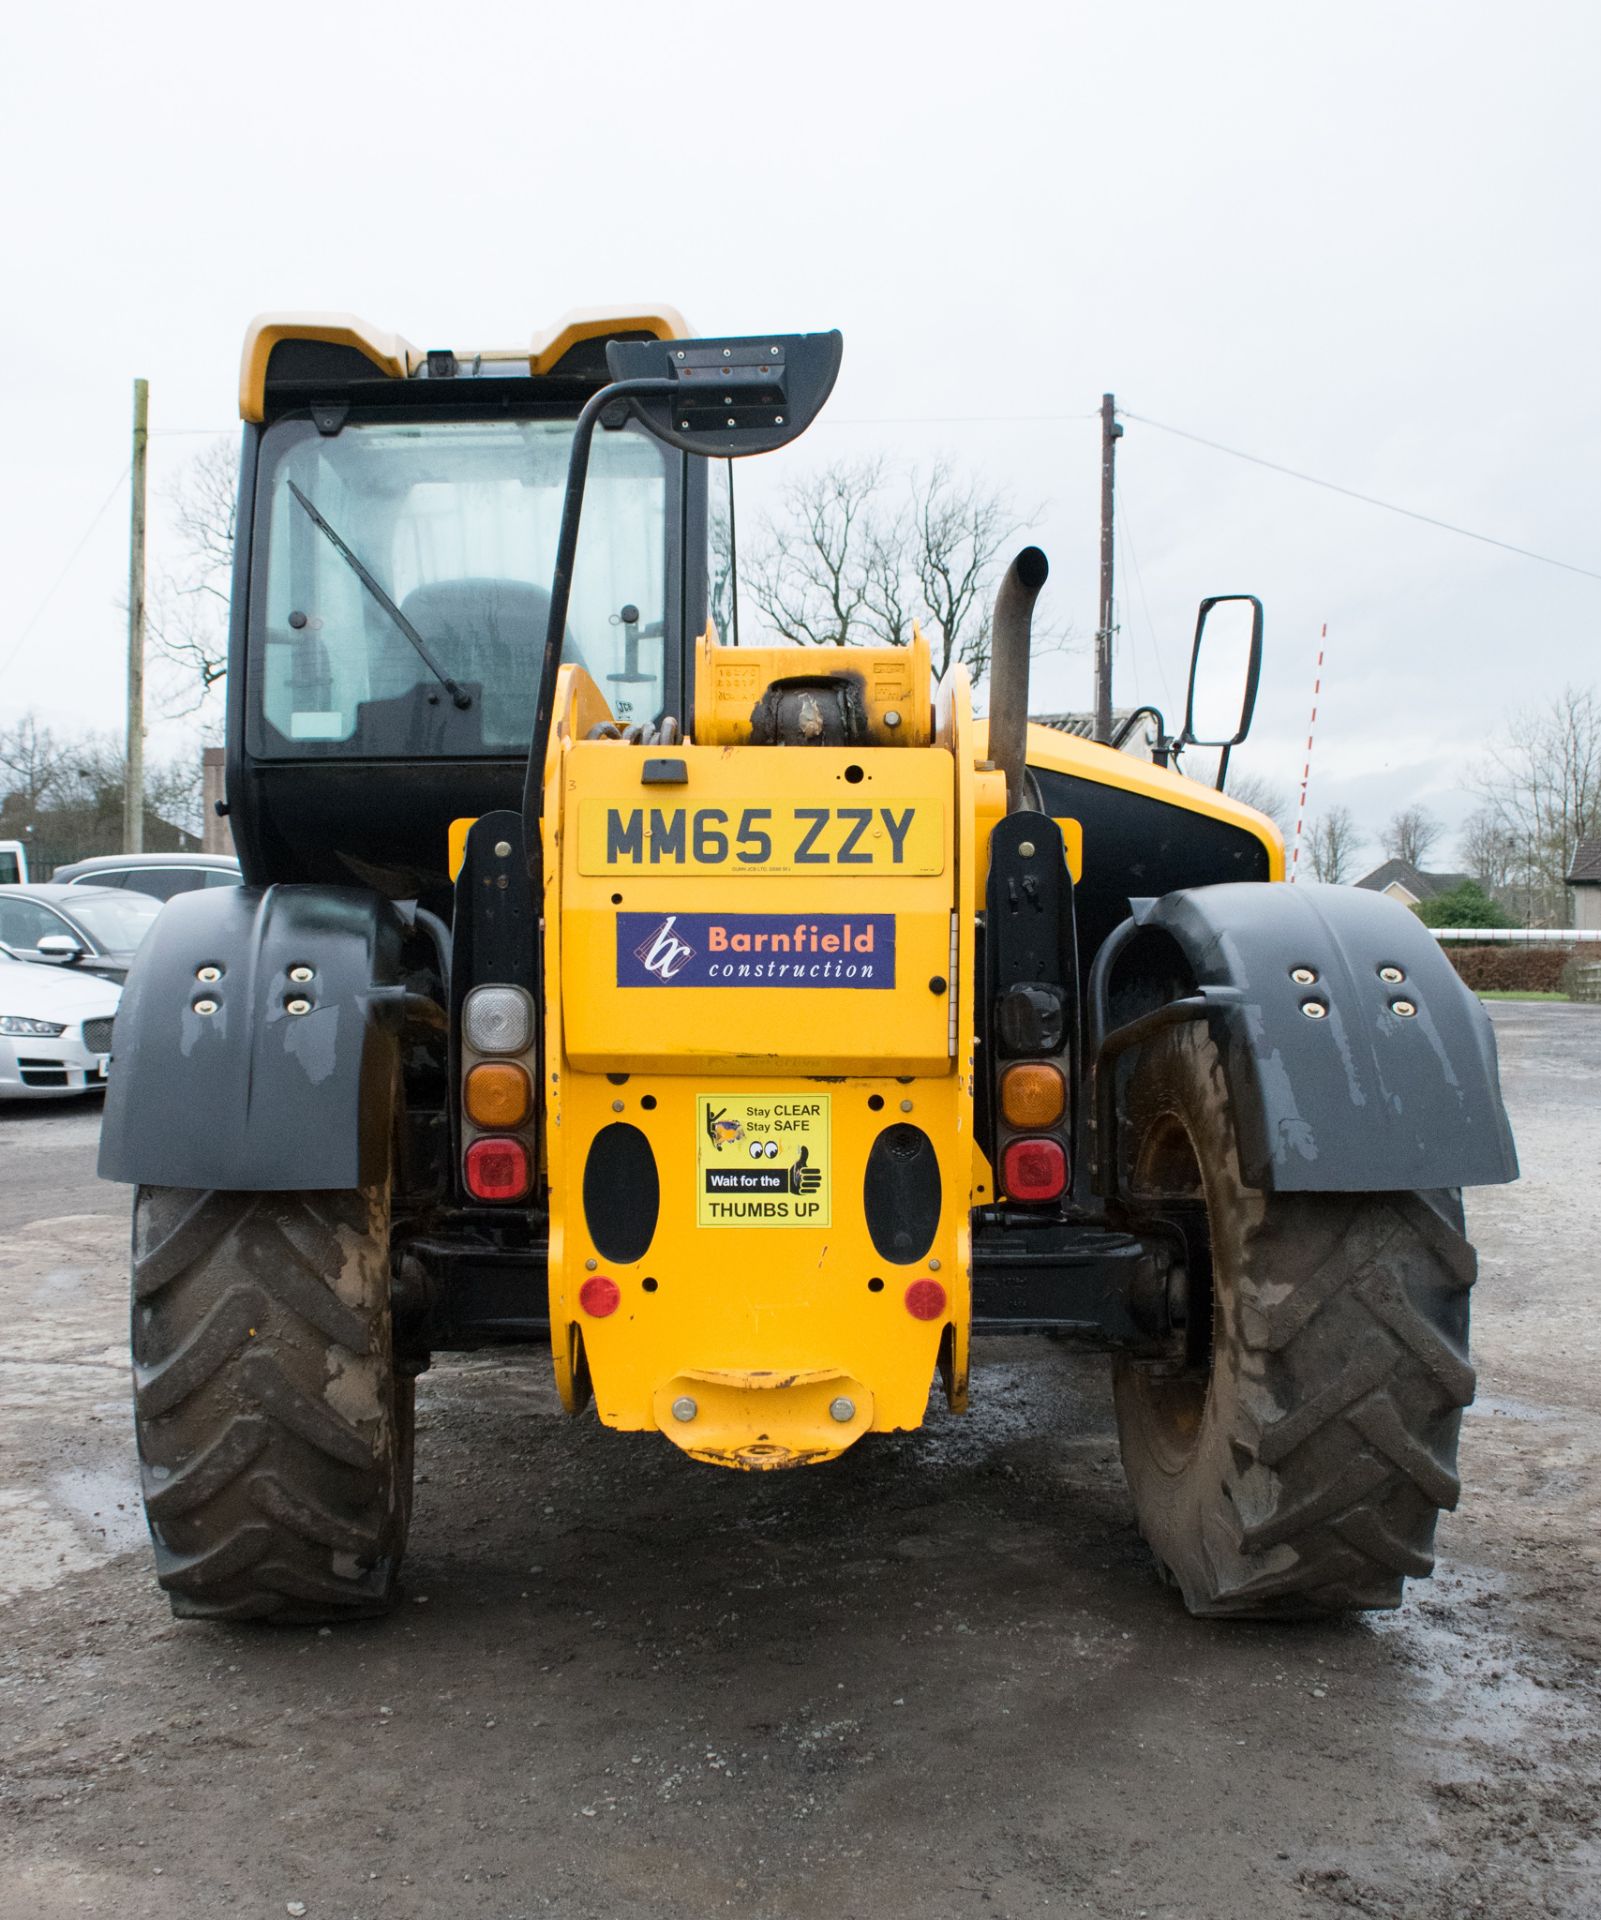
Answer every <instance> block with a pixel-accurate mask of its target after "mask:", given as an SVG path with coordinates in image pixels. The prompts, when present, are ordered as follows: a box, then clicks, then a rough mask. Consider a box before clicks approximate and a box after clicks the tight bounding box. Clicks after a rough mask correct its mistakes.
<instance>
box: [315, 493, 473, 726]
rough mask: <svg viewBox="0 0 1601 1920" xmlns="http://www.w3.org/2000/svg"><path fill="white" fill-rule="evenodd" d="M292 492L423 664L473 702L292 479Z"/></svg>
mask: <svg viewBox="0 0 1601 1920" xmlns="http://www.w3.org/2000/svg"><path fill="white" fill-rule="evenodd" d="M289 491H290V492H291V493H292V494H293V495H294V496H295V498H296V499H297V500H298V501H299V502H300V504H301V506H302V507H304V509H305V511H306V514H307V517H308V518H309V519H310V521H311V524H312V525H313V526H314V527H315V528H316V529H317V531H318V532H319V533H321V534H322V535H323V537H324V538H325V539H326V540H327V542H328V544H329V545H330V546H331V547H332V548H333V550H334V552H335V553H337V554H338V555H339V557H340V559H341V560H343V561H344V563H345V565H346V566H347V567H349V569H350V571H351V572H352V573H353V574H354V575H355V576H356V578H357V579H358V580H359V581H360V582H361V584H362V585H363V586H364V587H365V588H366V589H367V591H368V592H369V593H370V594H371V595H372V597H373V598H374V599H375V600H376V601H377V602H378V604H379V606H381V607H382V608H383V610H384V612H385V613H387V614H388V615H389V617H390V619H391V620H393V621H394V623H395V625H396V626H397V627H399V629H400V631H401V632H402V633H403V634H404V635H405V636H406V638H407V639H408V640H409V641H410V642H411V644H412V645H413V646H414V647H415V648H416V649H417V657H418V659H419V660H421V661H422V663H423V665H424V666H425V667H426V668H427V669H428V671H429V672H430V673H431V674H432V675H433V676H434V678H435V679H436V680H437V681H438V682H439V684H440V685H441V686H442V687H443V688H444V690H445V691H446V693H448V694H449V695H450V698H451V700H452V702H453V703H454V704H455V705H456V706H458V707H461V708H462V709H464V710H465V709H466V708H468V707H470V706H471V705H472V703H473V697H472V695H471V694H470V693H469V692H468V691H467V689H466V688H465V687H464V686H462V684H461V683H460V681H457V680H452V679H451V677H450V675H449V674H448V673H446V672H445V670H444V668H443V667H442V666H440V664H439V662H438V661H437V660H436V659H435V658H434V656H433V655H432V654H431V653H430V652H429V651H428V642H427V641H426V640H424V639H423V637H422V635H421V634H420V633H419V632H418V631H417V629H416V628H415V627H414V626H413V625H412V624H411V622H410V621H409V620H408V619H407V618H406V616H405V615H404V614H403V613H402V612H401V611H400V609H399V607H397V606H396V605H395V603H394V601H393V600H391V599H390V597H389V595H388V594H387V593H385V592H384V590H383V588H382V587H381V586H379V584H378V582H377V581H376V580H375V579H374V578H373V577H372V575H371V574H370V573H369V572H368V571H367V569H366V568H365V567H364V566H363V565H362V563H361V561H360V560H358V559H357V558H356V556H355V554H354V553H352V552H351V550H350V548H349V547H347V546H346V545H345V543H344V541H343V540H341V539H340V537H339V535H338V534H337V533H335V532H334V530H333V528H332V527H331V526H329V524H328V522H327V521H326V520H325V519H324V518H323V516H322V515H321V514H320V513H319V512H318V511H317V509H316V508H315V507H314V506H313V505H312V504H311V502H310V501H309V500H308V499H307V498H306V496H305V495H304V494H303V493H302V492H301V491H300V489H299V487H297V486H296V485H295V483H294V481H293V480H291V481H290V482H289Z"/></svg>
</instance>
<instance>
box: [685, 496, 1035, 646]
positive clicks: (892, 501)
mask: <svg viewBox="0 0 1601 1920" xmlns="http://www.w3.org/2000/svg"><path fill="white" fill-rule="evenodd" d="M1017 526H1018V516H1017V513H1016V511H1015V509H1014V508H1013V506H1012V503H1011V499H1010V497H1009V496H1008V495H1007V494H1006V493H1004V492H1001V491H997V490H995V489H993V488H991V487H988V486H987V485H985V484H984V483H983V482H982V481H981V480H978V479H975V478H968V477H965V476H962V475H960V474H958V472H957V471H956V469H955V468H954V467H953V466H952V465H951V463H950V462H949V461H945V460H937V461H935V462H934V464H933V465H932V466H930V467H927V468H922V469H916V470H913V471H912V472H911V473H909V474H907V475H906V476H905V478H904V480H903V481H900V482H897V481H896V480H894V478H893V477H892V475H891V472H890V469H889V467H888V465H887V463H886V462H885V461H883V460H865V461H837V462H835V464H834V465H833V466H830V467H826V468H824V469H823V470H822V471H821V472H818V473H814V474H811V475H809V476H808V477H807V478H805V479H803V480H799V481H797V482H795V483H794V484H793V485H791V487H790V488H789V489H788V490H787V492H786V494H785V496H784V502H783V508H782V511H781V513H780V514H779V516H778V517H776V518H774V517H769V518H768V519H767V520H765V521H764V522H763V523H762V526H761V528H760V531H759V534H758V538H757V541H756V543H755V545H754V548H753V551H752V554H751V557H750V558H749V559H748V560H744V561H742V564H741V581H742V584H743V585H744V586H745V587H746V588H747V590H748V591H749V593H750V596H751V598H752V599H753V600H754V601H755V603H756V606H757V607H758V609H759V610H760V612H761V614H762V616H763V618H764V620H765V621H766V624H767V625H768V627H769V628H770V629H772V631H773V632H774V633H776V634H777V635H778V637H780V638H781V639H783V640H787V641H789V642H790V643H791V644H796V643H799V644H805V645H814V646H849V645H858V646H892V647H900V646H905V645H906V644H907V643H908V642H909V641H910V639H911V637H912V628H913V625H914V623H915V624H916V625H917V626H918V627H919V628H920V629H921V630H922V632H923V633H924V634H925V636H926V637H927V639H928V642H929V646H930V650H931V652H932V654H933V659H934V666H935V670H936V671H937V672H938V673H941V674H943V673H944V672H945V671H946V669H947V668H948V667H949V666H950V665H951V663H952V662H953V661H956V660H960V661H961V662H962V663H963V664H964V665H965V666H966V667H967V668H968V670H969V671H970V672H971V673H972V674H973V676H974V678H975V679H977V678H980V677H982V675H983V673H984V671H985V669H986V667H987V666H988V663H989V643H990V628H989V622H990V602H991V600H992V597H993V589H994V585H995V580H996V576H997V574H998V572H999V568H998V566H997V561H998V559H999V557H1000V554H1001V551H1002V549H1003V547H1004V546H1005V545H1006V542H1007V540H1008V538H1009V537H1010V536H1011V535H1012V534H1013V533H1014V532H1015V531H1016V530H1017ZM714 577H715V566H714Z"/></svg>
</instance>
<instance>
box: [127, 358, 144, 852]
mask: <svg viewBox="0 0 1601 1920" xmlns="http://www.w3.org/2000/svg"><path fill="white" fill-rule="evenodd" d="M149 446H150V382H149V381H148V380H135V381H134V383H133V508H132V512H131V514H130V517H129V524H128V745H127V752H126V755H125V765H124V769H123V786H122V850H123V852H124V853H143V852H144V846H145V467H146V456H147V453H148V450H149Z"/></svg>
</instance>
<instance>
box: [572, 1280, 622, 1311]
mask: <svg viewBox="0 0 1601 1920" xmlns="http://www.w3.org/2000/svg"><path fill="white" fill-rule="evenodd" d="M622 1297H623V1293H622V1288H621V1287H619V1286H618V1284H617V1282H616V1281H615V1280H612V1279H610V1278H608V1276H607V1275H606V1274H604V1273H592V1274H591V1275H590V1276H589V1278H588V1279H587V1280H586V1281H585V1282H584V1284H583V1285H582V1286H581V1287H580V1288H579V1289H578V1304H579V1306H581V1307H582V1308H583V1310H584V1311H585V1313H587V1314H590V1315H592V1316H593V1317H594V1318H595V1319H596V1320H604V1319H605V1318H606V1316H607V1314H608V1313H615V1312H616V1311H617V1308H618V1305H619V1303H620V1302H621V1300H622Z"/></svg>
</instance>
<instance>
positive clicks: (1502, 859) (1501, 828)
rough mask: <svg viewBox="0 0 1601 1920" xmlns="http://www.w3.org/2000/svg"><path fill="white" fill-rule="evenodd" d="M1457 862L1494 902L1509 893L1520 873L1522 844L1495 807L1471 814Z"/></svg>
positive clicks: (1466, 823) (1464, 823) (1459, 847)
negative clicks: (1519, 853)
mask: <svg viewBox="0 0 1601 1920" xmlns="http://www.w3.org/2000/svg"><path fill="white" fill-rule="evenodd" d="M1457 849H1458V850H1457V859H1458V861H1459V862H1460V864H1461V867H1462V870H1463V872H1464V873H1468V874H1471V875H1472V876H1473V878H1474V879H1475V880H1476V881H1477V882H1478V883H1479V885H1480V886H1481V887H1482V888H1483V889H1484V891H1485V892H1486V893H1487V894H1489V895H1490V897H1491V898H1492V899H1499V898H1500V897H1501V896H1502V895H1504V894H1506V893H1507V892H1509V891H1510V890H1511V888H1512V885H1513V882H1514V881H1515V879H1516V877H1517V871H1518V843H1517V840H1516V838H1515V836H1514V835H1513V834H1512V832H1511V830H1510V829H1509V828H1508V827H1507V826H1506V824H1505V822H1504V821H1502V820H1501V819H1500V817H1499V816H1498V814H1497V812H1496V810H1495V808H1494V807H1480V808H1478V809H1477V810H1476V811H1475V812H1473V813H1471V814H1469V815H1468V817H1467V819H1466V820H1465V821H1464V822H1463V825H1462V837H1461V839H1460V840H1459V841H1458V843H1457Z"/></svg>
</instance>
